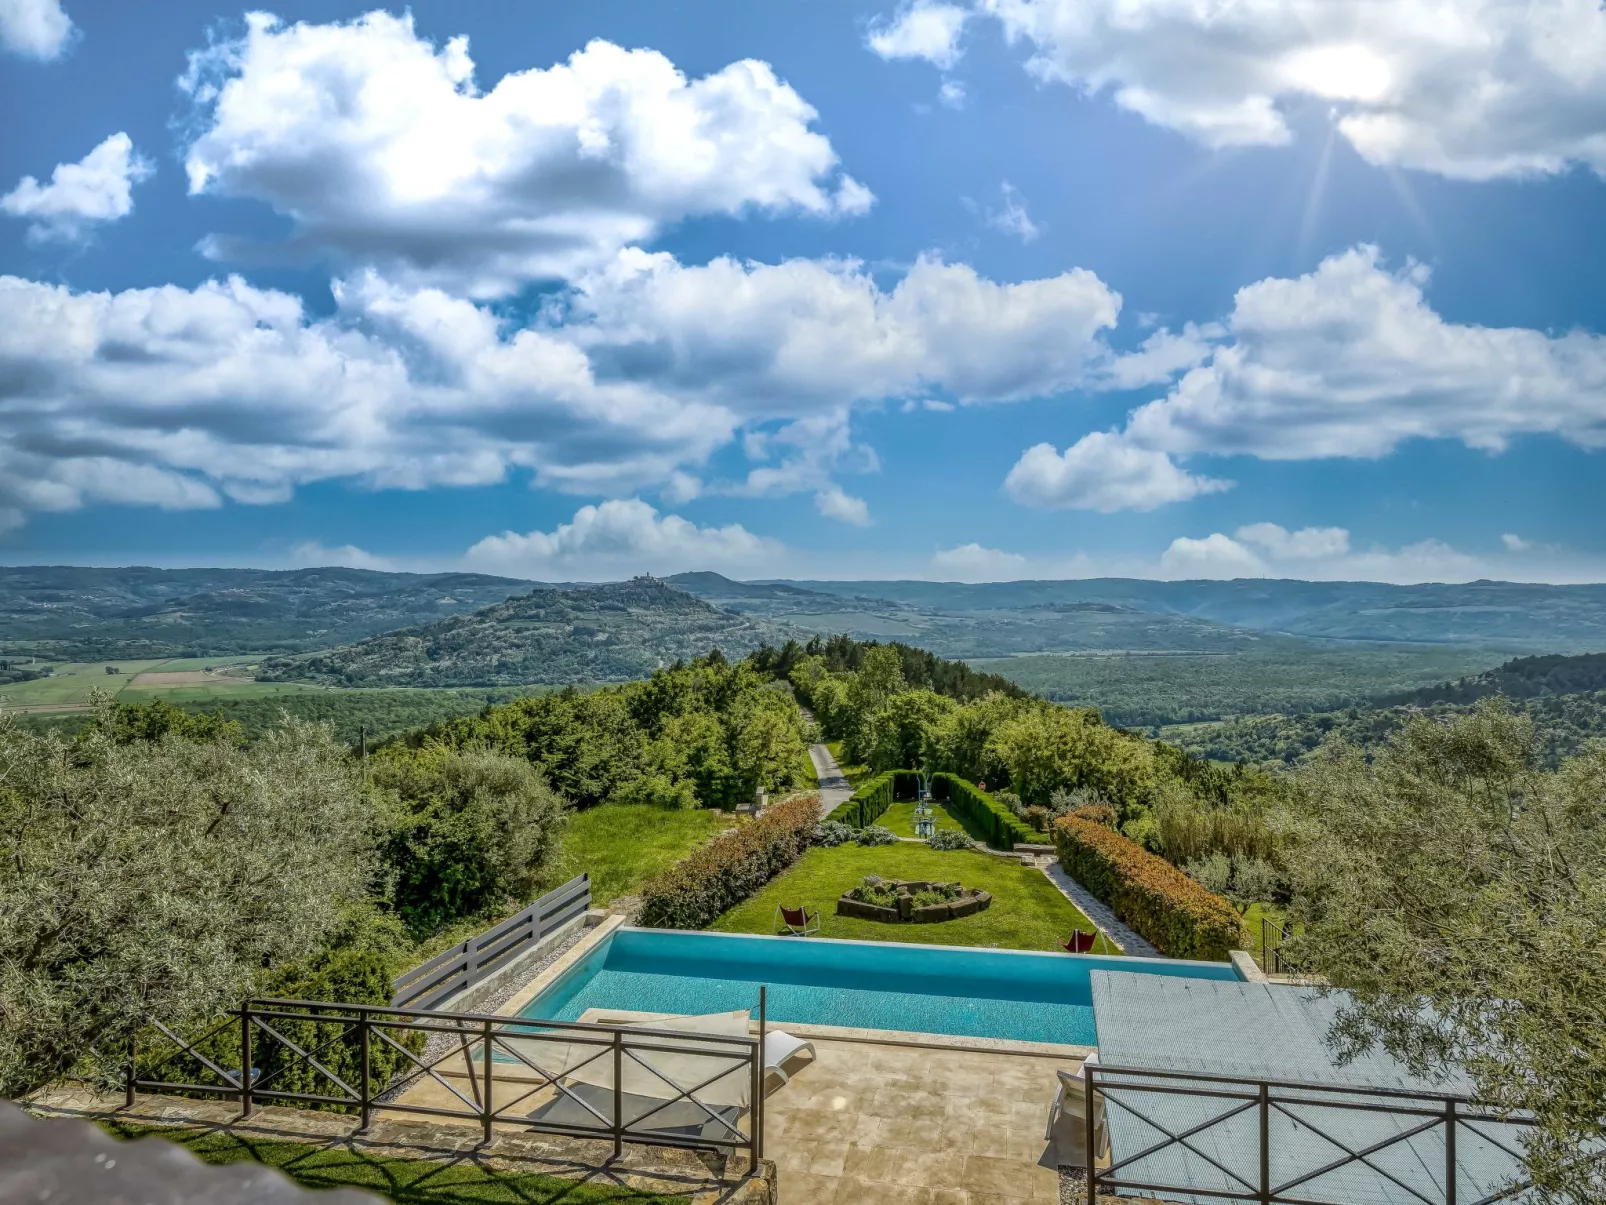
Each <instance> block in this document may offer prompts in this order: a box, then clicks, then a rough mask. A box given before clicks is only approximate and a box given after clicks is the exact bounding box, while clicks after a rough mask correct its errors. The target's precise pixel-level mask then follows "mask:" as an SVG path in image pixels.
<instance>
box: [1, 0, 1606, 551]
mask: <svg viewBox="0 0 1606 1205" xmlns="http://www.w3.org/2000/svg"><path fill="white" fill-rule="evenodd" d="M1432 9H1433V5H1431V4H1430V3H1429V2H1428V0H1392V2H1391V3H1389V4H1375V5H1374V4H1354V5H1341V6H1335V5H1331V4H1328V3H1325V2H1323V0H1260V2H1259V3H1258V4H1255V5H1240V6H1228V7H1227V8H1225V9H1220V10H1211V9H1209V8H1208V6H1204V7H1201V6H1187V5H1176V4H1173V3H1169V2H1168V0H1136V2H1134V0H1127V2H1126V3H1124V4H1119V5H1118V4H1116V3H1115V0H966V2H965V3H958V2H955V3H951V4H950V3H944V2H935V3H934V2H930V0H927V2H925V3H920V4H915V5H910V4H907V3H905V4H899V3H896V2H895V0H894V2H891V3H883V4H875V3H841V2H837V0H764V2H763V3H752V2H751V0H747V2H745V3H724V2H719V3H715V2H707V3H676V4H668V3H663V2H662V0H659V2H656V3H624V2H620V0H599V2H595V3H591V4H586V5H573V4H564V5H560V4H552V3H544V2H542V3H525V4H519V5H511V4H507V3H505V2H503V3H470V2H463V0H459V2H457V3H453V4H435V3H418V4H414V5H413V6H412V7H411V8H410V9H406V10H404V9H392V10H388V11H387V10H374V11H372V12H370V10H368V9H366V8H364V7H363V6H360V5H341V4H328V3H321V4H311V3H307V4H289V3H286V4H279V5H276V6H274V8H273V9H272V15H271V16H270V15H259V16H256V17H252V18H250V19H248V18H247V15H246V12H245V10H244V9H239V8H234V9H231V8H225V7H219V6H218V5H217V4H216V3H215V2H213V3H187V2H183V0H169V2H167V3H164V4H162V5H157V6H131V5H127V4H114V3H110V2H109V0H107V2H100V3H91V2H89V0H62V2H61V3H58V2H57V0H0V106H3V110H4V112H5V113H6V114H8V116H10V115H19V114H20V115H22V119H21V120H14V119H13V120H8V121H7V123H6V126H5V133H4V136H3V138H0V277H3V278H4V279H3V280H0V559H3V560H5V561H9V562H13V563H30V562H46V561H48V562H84V563H157V564H257V565H267V566H289V565H297V564H320V563H337V562H338V563H350V564H360V565H375V566H394V567H398V568H447V567H459V566H461V567H470V568H476V569H482V570H485V571H489V572H502V573H508V574H513V575H518V576H527V577H535V578H547V579H573V578H609V577H618V576H623V575H625V574H628V573H632V572H637V571H641V570H650V571H654V572H674V571H677V570H681V569H693V568H714V569H718V570H720V571H722V572H726V573H729V574H731V575H732V576H749V577H757V576H791V577H808V576H834V577H836V576H864V577H883V576H914V577H939V578H964V579H971V580H980V579H996V578H1011V577H1026V576H1087V575H1095V574H1112V573H1113V574H1133V575H1144V576H1166V577H1189V576H1212V577H1232V576H1252V575H1262V574H1269V575H1275V576H1286V577H1312V578H1370V579H1384V580H1396V581H1411V580H1467V579H1470V578H1475V577H1485V576H1487V577H1502V578H1510V579H1517V580H1556V581H1577V580H1601V579H1602V578H1603V577H1606V572H1603V570H1606V532H1603V530H1602V527H1601V525H1600V523H1599V522H1598V516H1599V515H1600V514H1601V513H1602V509H1603V503H1606V474H1603V473H1602V471H1601V470H1602V464H1603V462H1602V452H1601V451H1600V450H1599V449H1600V448H1601V446H1602V445H1603V444H1606V292H1603V290H1602V288H1601V285H1600V282H1601V281H1602V280H1603V279H1606V223H1603V222H1602V221H1601V214H1602V213H1603V212H1606V183H1603V180H1602V173H1606V12H1603V11H1602V10H1599V9H1594V10H1591V8H1590V6H1588V5H1579V4H1576V3H1569V2H1567V0H1522V2H1519V0H1465V3H1463V4H1461V5H1460V6H1458V11H1459V13H1460V15H1461V22H1460V24H1459V25H1457V24H1456V23H1454V22H1444V21H1436V20H1424V19H1422V18H1423V16H1424V14H1426V13H1429V12H1430V10H1432ZM1199 12H1214V16H1212V17H1209V18H1208V19H1206V18H1202V17H1199V16H1197V14H1198V13H1199ZM1480 81H1481V85H1480Z"/></svg>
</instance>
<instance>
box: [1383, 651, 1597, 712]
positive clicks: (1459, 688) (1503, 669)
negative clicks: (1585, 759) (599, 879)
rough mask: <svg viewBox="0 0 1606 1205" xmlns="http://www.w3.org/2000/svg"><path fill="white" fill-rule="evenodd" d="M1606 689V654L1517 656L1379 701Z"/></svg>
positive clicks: (1529, 696) (1458, 700)
mask: <svg viewBox="0 0 1606 1205" xmlns="http://www.w3.org/2000/svg"><path fill="white" fill-rule="evenodd" d="M1597 690H1606V653H1585V654H1583V655H1581V656H1576V657H1563V656H1548V657H1516V658H1513V659H1512V660H1510V661H1507V662H1506V663H1505V664H1503V665H1498V666H1496V667H1495V668H1494V669H1491V670H1487V671H1485V672H1484V673H1481V674H1475V675H1473V676H1471V677H1467V678H1461V679H1458V680H1457V681H1454V682H1441V683H1439V684H1438V685H1436V686H1425V687H1422V688H1421V689H1419V690H1411V691H1404V692H1401V693H1399V694H1396V695H1390V696H1385V697H1383V698H1380V699H1378V700H1377V704H1378V705H1379V706H1385V707H1386V706H1389V705H1392V704H1415V705H1418V706H1425V705H1427V704H1430V703H1472V702H1476V701H1477V700H1478V699H1486V698H1489V697H1490V696H1491V695H1504V696H1505V697H1506V698H1508V699H1536V698H1541V697H1543V696H1546V695H1566V694H1579V693H1582V692H1586V691H1597Z"/></svg>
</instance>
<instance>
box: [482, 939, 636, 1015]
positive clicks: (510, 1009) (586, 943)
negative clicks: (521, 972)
mask: <svg viewBox="0 0 1606 1205" xmlns="http://www.w3.org/2000/svg"><path fill="white" fill-rule="evenodd" d="M624 926H625V918H624V917H623V916H618V915H615V916H608V917H604V918H603V920H602V922H601V923H600V924H598V925H597V926H596V927H595V928H592V929H589V930H587V932H586V933H585V935H584V936H583V937H581V938H580V940H579V941H577V942H575V943H574V945H572V946H570V947H569V948H568V949H567V950H565V951H564V952H563V955H562V957H560V958H558V959H557V960H556V961H555V962H553V964H552V965H551V966H549V967H547V968H546V969H545V970H543V971H542V972H541V973H540V974H539V975H537V976H536V977H535V978H534V979H532V980H530V982H528V983H526V984H525V985H524V986H523V987H521V988H520V989H519V990H518V991H516V992H514V993H513V994H512V995H511V996H509V997H508V998H507V999H506V1000H505V1001H503V1002H502V1005H501V1007H499V1008H498V1009H497V1010H496V1015H497V1016H502V1017H516V1016H518V1015H519V1011H520V1010H521V1009H522V1008H524V1006H525V1005H527V1004H529V1003H530V1002H531V1001H533V1000H534V999H535V998H536V997H537V996H539V995H541V993H542V992H544V991H546V990H547V988H549V987H551V986H552V985H553V984H554V983H556V982H557V981H558V980H559V979H560V978H562V977H563V976H564V975H566V974H568V972H569V970H570V969H571V968H572V967H573V966H574V965H575V963H577V962H579V961H580V960H581V959H582V958H584V957H585V956H586V955H587V954H589V953H591V951H592V950H595V949H596V948H597V947H598V946H599V945H601V944H602V943H603V942H604V941H606V940H607V939H608V938H610V937H612V936H613V935H614V934H615V933H617V932H618V931H619V930H620V929H622V928H624Z"/></svg>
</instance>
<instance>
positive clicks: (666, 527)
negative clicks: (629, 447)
mask: <svg viewBox="0 0 1606 1205" xmlns="http://www.w3.org/2000/svg"><path fill="white" fill-rule="evenodd" d="M784 552H785V549H784V547H783V546H782V545H781V544H780V543H779V542H778V541H776V540H772V539H768V538H767V537H763V536H756V535H754V534H753V533H752V532H750V531H748V530H747V529H746V528H745V527H743V526H742V525H741V524H739V523H732V524H730V525H728V526H725V527H699V526H698V525H697V524H695V523H693V522H691V521H690V520H687V519H683V518H681V517H680V516H679V515H660V514H659V513H658V511H657V510H656V509H654V508H653V507H652V506H650V505H648V504H647V503H645V502H643V501H641V500H640V499H639V498H627V499H614V500H611V501H608V502H604V503H602V504H601V505H600V506H582V507H581V508H580V509H579V510H577V511H576V512H575V514H574V518H573V519H572V520H570V521H569V522H568V523H562V524H559V525H558V526H557V527H556V528H555V529H553V530H552V531H550V532H546V531H532V532H530V533H528V534H527V535H519V534H517V533H515V532H511V531H509V532H503V533H502V534H501V535H496V536H486V537H485V539H483V540H481V541H480V542H479V543H477V544H475V545H474V546H473V547H472V548H470V549H469V550H468V552H467V553H465V554H464V557H463V560H464V563H465V565H467V566H469V567H471V568H474V569H479V570H482V571H484V572H487V573H502V574H507V575H509V576H513V577H530V578H546V579H552V578H555V577H556V578H563V577H575V578H583V579H593V580H595V579H602V578H617V577H621V576H631V575H634V574H638V573H657V574H669V573H680V572H683V571H686V570H694V569H708V568H728V569H745V570H754V569H757V568H759V567H762V566H764V565H768V564H772V563H776V562H778V561H779V559H780V558H781V556H782V555H783V554H784Z"/></svg>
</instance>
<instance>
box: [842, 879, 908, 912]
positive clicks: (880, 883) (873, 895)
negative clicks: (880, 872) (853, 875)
mask: <svg viewBox="0 0 1606 1205" xmlns="http://www.w3.org/2000/svg"><path fill="white" fill-rule="evenodd" d="M848 897H849V898H850V899H855V900H858V901H859V902H860V903H861V904H875V905H876V906H877V907H879V908H896V907H897V906H898V891H897V888H895V887H893V885H892V884H891V883H888V882H887V881H886V880H884V879H879V878H877V877H876V876H875V875H870V876H868V877H867V878H865V880H864V881H863V882H862V883H859V884H858V885H857V886H855V887H853V888H852V889H851V890H850V891H849V892H848Z"/></svg>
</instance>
